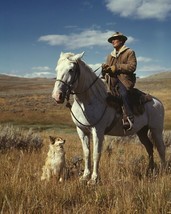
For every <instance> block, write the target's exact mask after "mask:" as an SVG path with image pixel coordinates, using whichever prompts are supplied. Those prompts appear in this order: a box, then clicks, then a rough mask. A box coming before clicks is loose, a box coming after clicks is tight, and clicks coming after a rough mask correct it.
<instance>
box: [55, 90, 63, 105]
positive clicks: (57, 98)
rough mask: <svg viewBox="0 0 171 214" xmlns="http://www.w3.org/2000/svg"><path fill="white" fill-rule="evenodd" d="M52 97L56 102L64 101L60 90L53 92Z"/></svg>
mask: <svg viewBox="0 0 171 214" xmlns="http://www.w3.org/2000/svg"><path fill="white" fill-rule="evenodd" d="M52 98H53V99H55V101H56V102H57V103H63V102H64V97H63V94H62V92H58V93H56V94H55V93H53V94H52Z"/></svg>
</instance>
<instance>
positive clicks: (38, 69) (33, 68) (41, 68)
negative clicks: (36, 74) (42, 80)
mask: <svg viewBox="0 0 171 214" xmlns="http://www.w3.org/2000/svg"><path fill="white" fill-rule="evenodd" d="M32 70H37V71H50V70H51V69H50V68H49V67H48V66H36V67H32Z"/></svg>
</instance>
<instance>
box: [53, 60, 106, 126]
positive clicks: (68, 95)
mask: <svg viewBox="0 0 171 214" xmlns="http://www.w3.org/2000/svg"><path fill="white" fill-rule="evenodd" d="M77 66H78V67H79V64H78V62H77ZM100 68H101V66H99V67H98V68H97V69H96V70H94V71H93V72H94V73H96V71H98V70H99V69H100ZM79 69H80V68H79ZM76 73H78V75H75V76H74V79H73V82H72V84H70V85H69V84H68V83H66V82H64V81H63V80H60V79H57V80H56V81H60V82H62V83H63V84H65V85H66V86H67V87H68V90H67V92H66V100H67V103H66V107H67V108H69V110H70V113H71V115H72V116H73V118H74V119H75V120H76V121H77V122H78V123H79V124H80V125H82V126H84V127H87V128H91V127H93V126H95V125H97V124H98V123H99V122H100V120H101V119H102V118H103V116H104V114H105V112H106V109H107V105H106V106H105V109H104V111H103V113H102V115H101V116H100V118H99V119H98V120H97V121H96V122H95V123H94V124H92V125H85V124H83V123H81V122H80V121H79V120H78V119H77V118H76V116H75V115H74V113H73V111H72V109H71V108H72V105H71V103H70V102H69V100H70V95H71V94H72V95H77V94H84V93H85V92H86V91H88V90H89V89H90V88H91V87H92V86H93V85H94V84H95V82H96V81H97V80H98V79H99V76H100V74H99V75H98V76H97V77H96V78H95V79H94V81H93V82H92V83H91V84H90V85H89V86H88V88H86V89H85V90H84V91H81V92H73V91H72V86H73V84H74V83H75V82H76V81H77V80H78V78H79V76H80V70H79V72H76ZM75 100H76V99H75ZM76 101H77V100H76ZM77 103H78V105H79V106H80V108H81V110H82V112H83V114H84V116H85V118H86V119H87V116H86V114H85V112H84V111H83V109H82V107H81V105H80V103H79V102H78V101H77ZM87 121H88V119H87Z"/></svg>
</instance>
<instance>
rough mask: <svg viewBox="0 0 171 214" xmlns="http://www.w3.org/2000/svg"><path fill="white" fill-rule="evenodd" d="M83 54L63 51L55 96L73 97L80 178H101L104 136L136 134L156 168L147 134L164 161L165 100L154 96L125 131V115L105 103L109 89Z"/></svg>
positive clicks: (92, 181) (59, 100)
mask: <svg viewBox="0 0 171 214" xmlns="http://www.w3.org/2000/svg"><path fill="white" fill-rule="evenodd" d="M83 54H84V53H80V54H73V53H61V55H60V58H59V60H58V62H57V67H56V71H57V78H56V82H55V85H54V89H53V93H52V97H53V98H54V99H55V100H56V102H57V103H64V100H65V99H67V100H69V96H70V94H72V95H73V96H74V101H73V104H72V107H71V116H72V120H73V122H74V123H75V125H76V129H77V132H78V135H79V137H80V139H81V142H82V148H83V153H84V161H85V169H84V173H83V176H82V177H81V179H82V180H83V181H84V180H85V181H87V182H88V183H89V184H95V183H96V182H97V181H98V169H99V161H100V157H101V151H102V144H103V140H104V135H105V134H107V135H111V136H127V135H133V134H135V133H136V134H137V135H138V137H139V139H140V141H141V143H142V144H143V145H144V146H145V148H146V150H147V153H148V155H149V167H150V168H151V169H153V167H154V159H153V144H152V143H151V141H150V139H149V137H148V131H149V130H150V132H151V136H152V139H153V141H154V142H155V145H156V148H157V150H158V153H159V155H160V158H161V161H162V163H164V162H165V146H164V143H163V137H162V132H163V121H164V108H163V105H162V103H161V102H160V101H159V100H158V99H156V98H154V97H152V101H150V102H147V103H146V104H145V111H144V113H143V114H141V115H139V116H136V115H135V116H134V125H133V129H132V130H131V131H129V132H126V133H125V132H124V130H123V126H122V116H121V115H120V116H118V113H117V112H116V110H115V109H114V108H112V107H110V106H108V105H107V103H106V97H107V91H106V87H105V84H104V82H103V81H102V80H101V78H99V77H97V75H96V74H95V73H94V72H93V71H92V69H91V68H90V67H89V66H88V65H87V64H86V63H85V62H84V61H82V60H81V58H82V57H83ZM90 135H92V139H93V169H92V172H91V158H90Z"/></svg>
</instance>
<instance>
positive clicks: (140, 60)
mask: <svg viewBox="0 0 171 214" xmlns="http://www.w3.org/2000/svg"><path fill="white" fill-rule="evenodd" d="M137 61H138V62H145V63H146V62H151V61H152V59H151V58H148V57H143V56H139V57H137Z"/></svg>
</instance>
